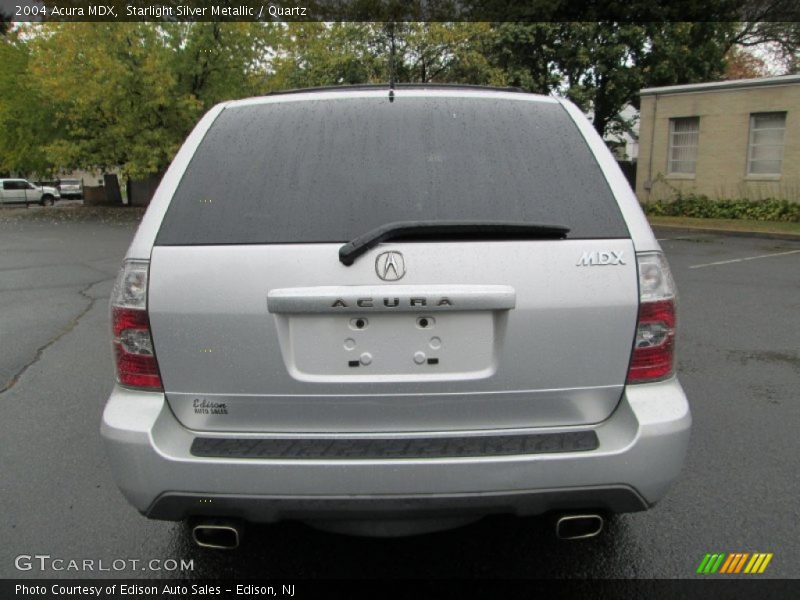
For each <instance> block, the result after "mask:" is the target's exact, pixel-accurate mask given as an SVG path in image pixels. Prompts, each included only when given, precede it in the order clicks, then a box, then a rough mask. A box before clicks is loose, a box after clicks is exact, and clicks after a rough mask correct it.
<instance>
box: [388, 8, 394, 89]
mask: <svg viewBox="0 0 800 600" xmlns="http://www.w3.org/2000/svg"><path fill="white" fill-rule="evenodd" d="M389 40H390V42H391V50H390V52H389V102H394V21H390V22H389Z"/></svg>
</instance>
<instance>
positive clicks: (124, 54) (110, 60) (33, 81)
mask: <svg viewBox="0 0 800 600" xmlns="http://www.w3.org/2000/svg"><path fill="white" fill-rule="evenodd" d="M275 29H276V28H275V27H274V26H271V25H263V24H258V23H165V24H161V25H153V24H147V23H48V24H47V25H31V26H29V27H28V28H27V29H26V30H25V31H24V34H25V35H24V36H20V37H18V38H16V39H15V40H14V42H13V43H9V44H4V43H2V42H0V52H2V53H3V54H2V55H1V56H0V59H1V60H2V64H3V65H4V67H5V65H7V64H8V65H11V68H9V69H7V68H4V69H2V70H0V168H4V169H6V170H15V171H21V172H23V173H30V172H37V173H42V172H49V171H52V170H58V169H67V170H69V169H98V170H107V169H110V168H119V169H120V170H121V171H122V173H123V175H126V176H132V177H146V176H148V175H150V174H153V173H157V172H159V171H162V170H164V169H165V168H166V167H167V165H168V164H169V162H170V161H171V160H172V157H173V156H174V155H175V152H176V151H177V149H178V147H179V145H180V144H181V142H182V141H183V140H184V139H185V137H186V135H187V134H188V133H189V131H190V130H191V128H192V127H193V126H194V124H195V123H196V122H197V120H198V119H199V118H200V116H201V115H202V114H203V113H204V112H205V111H206V110H208V109H209V108H210V107H211V106H213V105H214V104H216V103H218V102H221V101H224V100H229V99H233V98H241V97H244V96H252V95H255V94H258V93H262V92H263V91H264V90H265V89H266V71H265V62H264V61H265V56H266V54H267V52H268V50H269V48H270V47H271V45H272V40H273V38H274V37H275ZM23 40H24V42H23Z"/></svg>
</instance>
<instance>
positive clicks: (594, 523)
mask: <svg viewBox="0 0 800 600" xmlns="http://www.w3.org/2000/svg"><path fill="white" fill-rule="evenodd" d="M604 524H605V519H603V517H601V516H600V515H598V514H586V515H565V516H563V517H560V518H559V519H558V520H557V521H556V537H558V539H560V540H586V539H589V538H593V537H597V536H598V535H600V532H601V531H603V525H604Z"/></svg>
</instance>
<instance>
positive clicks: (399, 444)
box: [102, 87, 691, 547]
mask: <svg viewBox="0 0 800 600" xmlns="http://www.w3.org/2000/svg"><path fill="white" fill-rule="evenodd" d="M111 321H112V330H113V349H114V354H115V358H116V377H117V383H116V385H115V386H114V389H113V391H112V393H111V396H110V398H109V399H108V403H107V405H106V408H105V413H104V416H103V423H102V434H103V437H104V438H105V442H106V446H107V449H108V455H109V458H110V461H111V464H112V467H113V471H114V474H115V476H116V480H117V483H118V484H119V487H120V488H121V489H122V492H123V493H124V494H125V496H126V497H127V499H128V500H129V501H130V502H131V503H132V504H133V505H134V506H135V507H136V508H137V509H138V510H139V511H140V512H142V513H143V514H144V515H146V516H148V517H150V518H154V519H166V520H183V519H192V520H193V522H194V528H193V532H194V537H195V540H196V541H197V542H198V543H200V544H201V545H205V546H216V547H232V546H235V545H236V544H238V540H239V534H240V532H241V527H242V524H243V523H245V522H248V521H255V522H270V521H277V520H281V519H301V520H306V521H310V522H313V523H314V524H316V525H317V526H320V527H325V528H328V529H332V530H337V531H344V532H350V533H364V534H404V533H413V532H419V531H430V530H433V529H437V528H444V527H451V526H455V525H457V524H459V523H463V522H466V521H467V520H470V519H475V518H477V517H479V516H481V515H485V514H490V513H512V514H517V515H534V514H540V513H544V512H548V511H552V512H553V513H555V514H557V515H560V518H559V519H558V520H557V532H558V534H559V535H560V536H562V537H572V538H576V537H589V536H592V535H595V534H597V533H599V531H600V530H601V529H602V527H603V515H604V514H606V513H608V512H628V511H638V510H644V509H647V508H648V507H650V506H652V505H653V504H654V503H655V502H657V501H658V500H659V499H660V498H661V497H662V496H663V495H664V494H665V492H666V491H667V488H668V487H669V485H670V484H671V483H672V481H673V480H674V479H675V478H676V477H677V476H678V474H679V472H680V469H681V465H682V463H683V460H684V455H685V452H686V448H687V443H688V439H689V429H690V425H691V416H690V412H689V406H688V404H687V401H686V397H685V395H684V392H683V390H682V389H681V386H680V383H679V382H678V379H677V378H676V376H675V325H676V320H675V287H674V284H673V281H672V278H671V276H670V271H669V267H668V265H667V261H666V260H665V258H664V256H663V254H662V252H661V249H660V247H659V245H658V242H657V241H656V239H655V237H654V236H653V233H652V231H651V229H650V227H649V225H648V223H647V221H646V220H645V217H644V215H643V214H642V211H641V209H640V207H639V205H638V203H637V201H636V198H635V196H634V195H633V193H632V192H631V189H630V187H629V186H628V184H627V182H626V180H625V178H624V176H623V175H622V173H621V171H620V170H619V168H618V167H617V165H616V163H615V161H614V158H613V157H612V155H611V153H610V152H609V151H608V150H607V149H606V147H605V145H604V143H603V141H602V139H601V138H600V137H599V136H598V135H597V133H595V131H594V129H593V128H592V126H591V124H590V123H589V122H588V121H587V119H586V118H585V117H584V116H583V114H582V113H581V112H580V111H579V110H578V109H577V108H576V107H575V106H574V105H572V104H570V103H569V102H566V101H562V100H557V99H554V98H549V97H543V96H537V95H531V94H526V93H520V92H514V91H507V90H506V91H499V90H491V89H484V88H478V89H473V88H435V87H401V88H398V89H396V90H388V89H387V88H385V87H380V88H356V89H347V88H345V89H338V90H312V91H305V92H299V93H284V94H277V95H271V96H268V97H264V98H254V99H248V100H240V101H234V102H228V103H225V104H221V105H219V106H216V107H215V108H213V109H212V110H211V111H210V112H209V113H208V114H207V115H206V116H205V117H204V118H203V119H202V120H201V121H200V123H199V124H198V125H197V127H196V128H195V130H194V131H193V132H192V133H191V135H190V136H189V138H188V139H187V140H186V142H185V144H184V145H183V147H182V148H181V150H180V152H179V153H178V155H177V156H176V158H175V160H174V161H173V163H172V166H171V167H170V169H169V171H168V172H167V174H166V176H165V177H164V179H163V181H162V182H161V185H160V186H159V188H158V190H157V192H156V193H155V196H154V198H153V200H152V203H151V204H150V207H149V209H148V211H147V213H146V214H145V216H144V219H143V221H142V223H141V226H140V227H139V230H138V232H137V233H136V236H135V238H134V240H133V242H132V244H131V246H130V248H129V250H128V253H127V256H126V258H125V262H124V265H123V267H122V270H121V272H120V275H119V279H118V281H117V284H116V288H115V290H114V292H113V295H112V300H111Z"/></svg>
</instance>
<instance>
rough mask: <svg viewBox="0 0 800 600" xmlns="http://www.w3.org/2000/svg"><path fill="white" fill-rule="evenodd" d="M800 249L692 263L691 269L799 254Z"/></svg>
mask: <svg viewBox="0 0 800 600" xmlns="http://www.w3.org/2000/svg"><path fill="white" fill-rule="evenodd" d="M797 253H800V250H789V251H788V252H774V253H772V254H759V255H758V256H746V257H744V258H734V259H731V260H720V261H717V262H712V263H704V264H702V265H692V266H691V267H689V268H690V269H702V268H704V267H716V266H717V265H729V264H731V263H738V262H745V261H747V260H758V259H759V258H772V257H773V256H786V255H787V254H797Z"/></svg>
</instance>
